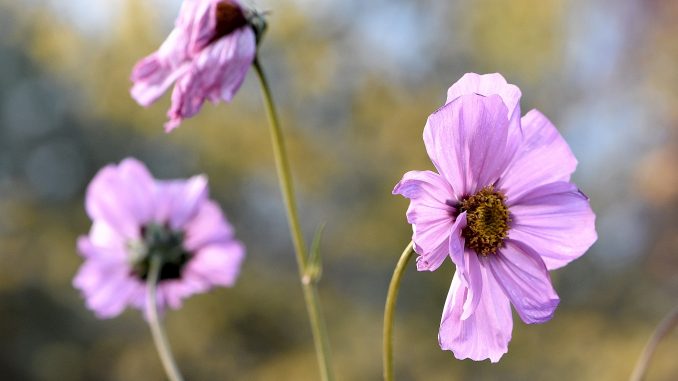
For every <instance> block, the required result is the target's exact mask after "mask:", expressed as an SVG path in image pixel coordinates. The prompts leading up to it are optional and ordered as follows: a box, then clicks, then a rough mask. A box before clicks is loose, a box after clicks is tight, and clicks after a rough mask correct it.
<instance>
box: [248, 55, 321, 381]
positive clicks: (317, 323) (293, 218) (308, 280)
mask: <svg viewBox="0 0 678 381" xmlns="http://www.w3.org/2000/svg"><path fill="white" fill-rule="evenodd" d="M253 65H254V69H255V71H256V73H257V76H258V77H259V84H260V86H261V92H262V95H263V97H264V103H265V106H266V112H267V115H268V122H269V123H268V124H269V132H270V134H271V141H272V143H273V156H274V157H275V167H276V171H277V173H278V181H279V184H280V192H281V193H282V197H283V202H284V204H285V209H286V211H287V222H288V223H289V227H290V234H291V235H292V243H293V244H294V252H295V254H296V257H297V267H298V269H299V277H300V279H301V285H302V288H303V290H304V300H305V301H306V310H307V311H308V317H309V320H310V322H311V331H312V333H313V342H314V345H315V351H316V356H317V357H318V366H319V367H320V378H321V380H323V381H332V380H334V376H333V373H332V366H331V358H330V349H329V340H328V337H327V329H326V328H325V322H324V319H323V316H322V310H321V308H320V301H319V298H318V290H317V287H316V278H315V277H309V276H308V265H307V254H306V245H305V244H304V239H303V236H302V233H301V227H300V225H299V216H298V213H297V206H296V202H295V199H294V189H293V187H292V176H291V174H290V165H289V160H288V158H287V151H286V149H285V139H284V137H283V133H282V129H281V128H280V121H279V120H278V115H277V113H276V108H275V104H274V102H273V96H272V95H271V90H270V88H269V85H268V81H267V80H266V75H265V74H264V70H263V68H262V67H261V64H260V63H259V58H258V57H255V59H254V63H253Z"/></svg>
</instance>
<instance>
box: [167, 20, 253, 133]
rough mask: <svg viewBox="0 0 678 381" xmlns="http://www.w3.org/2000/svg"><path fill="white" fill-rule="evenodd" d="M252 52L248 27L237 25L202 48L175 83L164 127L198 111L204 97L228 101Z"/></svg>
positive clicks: (247, 65) (250, 30)
mask: <svg viewBox="0 0 678 381" xmlns="http://www.w3.org/2000/svg"><path fill="white" fill-rule="evenodd" d="M255 52H256V42H255V37H254V32H253V31H252V29H251V28H250V27H243V28H240V29H238V30H236V31H234V32H233V33H231V34H229V35H227V36H225V37H222V38H221V39H219V40H217V41H215V42H213V43H211V44H210V45H208V46H207V47H205V48H204V49H203V50H201V51H200V52H199V53H198V54H197V55H196V56H195V57H194V58H193V61H192V63H191V67H190V68H189V69H188V70H187V72H186V74H185V75H183V76H182V77H181V78H179V79H178V81H177V84H176V86H175V87H174V91H173V92H172V105H171V107H170V110H169V111H168V113H167V116H168V117H169V121H168V122H167V124H166V125H165V130H166V131H171V130H172V129H173V128H176V127H177V126H178V125H179V124H180V123H181V121H182V120H183V119H184V118H188V117H191V116H193V115H195V114H197V113H198V111H200V109H201V108H202V105H203V103H204V102H205V100H206V99H209V100H210V101H212V102H218V101H219V100H224V101H226V102H228V101H230V100H231V99H232V98H233V95H234V94H235V92H236V91H237V90H238V89H239V88H240V86H241V85H242V82H243V81H244V80H245V75H246V74H247V71H248V70H249V67H250V66H251V65H252V61H253V60H254V55H255Z"/></svg>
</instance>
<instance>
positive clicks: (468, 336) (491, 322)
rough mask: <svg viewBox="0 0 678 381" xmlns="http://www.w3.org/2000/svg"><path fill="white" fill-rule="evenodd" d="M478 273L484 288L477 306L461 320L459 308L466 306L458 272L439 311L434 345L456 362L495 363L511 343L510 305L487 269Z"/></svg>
mask: <svg viewBox="0 0 678 381" xmlns="http://www.w3.org/2000/svg"><path fill="white" fill-rule="evenodd" d="M481 271H482V273H481V276H482V282H483V283H484V288H483V292H482V297H481V300H480V303H479V304H478V307H477V308H476V310H475V311H474V313H473V314H472V315H471V316H469V317H468V318H467V319H464V320H462V319H461V315H462V310H463V307H462V306H463V305H464V304H466V302H465V300H466V299H467V298H468V288H467V287H466V286H465V285H464V282H463V281H462V280H461V277H460V275H459V271H457V272H456V273H455V274H454V277H453V278H452V285H451V286H450V291H449V292H448V295H447V300H446V301H445V308H444V309H443V317H442V320H441V322H440V332H439V334H438V342H439V343H440V347H441V348H442V349H444V350H450V351H452V352H453V353H454V357H456V358H457V359H459V360H463V359H466V358H470V359H471V360H475V361H481V360H485V359H490V361H491V362H497V361H499V359H500V358H501V357H502V355H503V354H504V353H506V352H507V351H508V342H509V341H510V340H511V331H512V330H513V319H512V317H511V305H510V303H509V300H508V299H507V298H506V295H504V292H503V291H502V290H501V288H500V287H499V286H498V285H497V283H496V281H495V280H494V278H493V277H492V275H491V274H488V270H487V269H485V268H483V269H482V270H481Z"/></svg>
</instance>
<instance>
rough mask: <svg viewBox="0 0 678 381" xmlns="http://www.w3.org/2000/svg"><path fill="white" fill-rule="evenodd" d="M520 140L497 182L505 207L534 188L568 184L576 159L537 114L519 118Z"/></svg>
mask: <svg viewBox="0 0 678 381" xmlns="http://www.w3.org/2000/svg"><path fill="white" fill-rule="evenodd" d="M522 129H523V140H522V142H521V143H520V146H519V149H518V151H517V152H516V154H515V157H514V159H513V161H512V162H511V164H510V165H509V166H508V167H507V168H506V171H505V173H504V174H503V175H502V177H501V179H500V180H499V182H498V188H500V189H502V190H503V191H504V193H505V194H506V196H507V199H508V202H509V204H512V203H515V202H516V201H515V200H518V199H520V197H521V196H522V195H523V194H525V193H526V192H528V191H530V190H531V189H534V188H536V187H538V186H541V185H544V184H549V183H553V182H556V181H569V180H570V175H571V174H572V172H574V170H575V168H576V167H577V159H576V158H575V157H574V155H573V154H572V151H571V150H570V147H569V146H568V145H567V142H566V141H565V140H564V139H563V137H562V136H561V135H560V133H559V132H558V130H557V129H556V128H555V126H554V125H553V124H552V123H551V122H550V121H549V120H548V119H547V118H546V117H545V116H544V115H543V114H542V113H540V112H539V111H537V110H532V111H530V112H528V113H527V114H526V115H525V116H524V117H523V118H522Z"/></svg>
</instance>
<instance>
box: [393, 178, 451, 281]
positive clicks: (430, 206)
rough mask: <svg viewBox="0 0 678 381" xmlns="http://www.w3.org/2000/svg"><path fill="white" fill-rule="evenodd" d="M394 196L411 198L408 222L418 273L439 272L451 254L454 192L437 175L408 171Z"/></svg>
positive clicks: (395, 190) (396, 188)
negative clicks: (411, 231) (410, 225)
mask: <svg viewBox="0 0 678 381" xmlns="http://www.w3.org/2000/svg"><path fill="white" fill-rule="evenodd" d="M393 194H401V195H403V196H404V197H407V198H409V199H410V206H409V207H408V209H407V220H408V222H409V223H411V224H412V229H413V231H414V234H413V241H414V244H415V251H416V252H417V253H418V254H419V255H420V256H419V258H417V268H418V269H419V271H424V270H429V271H433V270H435V269H437V268H438V267H439V266H440V265H441V264H442V262H443V261H444V260H445V258H446V257H447V255H448V254H449V251H448V250H449V248H448V245H449V243H448V237H449V234H450V229H451V227H452V225H453V222H454V220H453V217H452V216H453V213H454V212H455V209H454V207H453V206H452V202H451V200H452V199H453V197H454V196H453V194H452V189H451V188H450V186H449V184H448V183H447V182H446V181H445V179H443V178H442V177H441V176H440V175H438V174H437V173H434V172H431V171H411V172H407V173H406V174H405V175H404V176H403V179H402V180H401V181H400V182H399V183H398V184H396V186H395V188H394V189H393Z"/></svg>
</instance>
